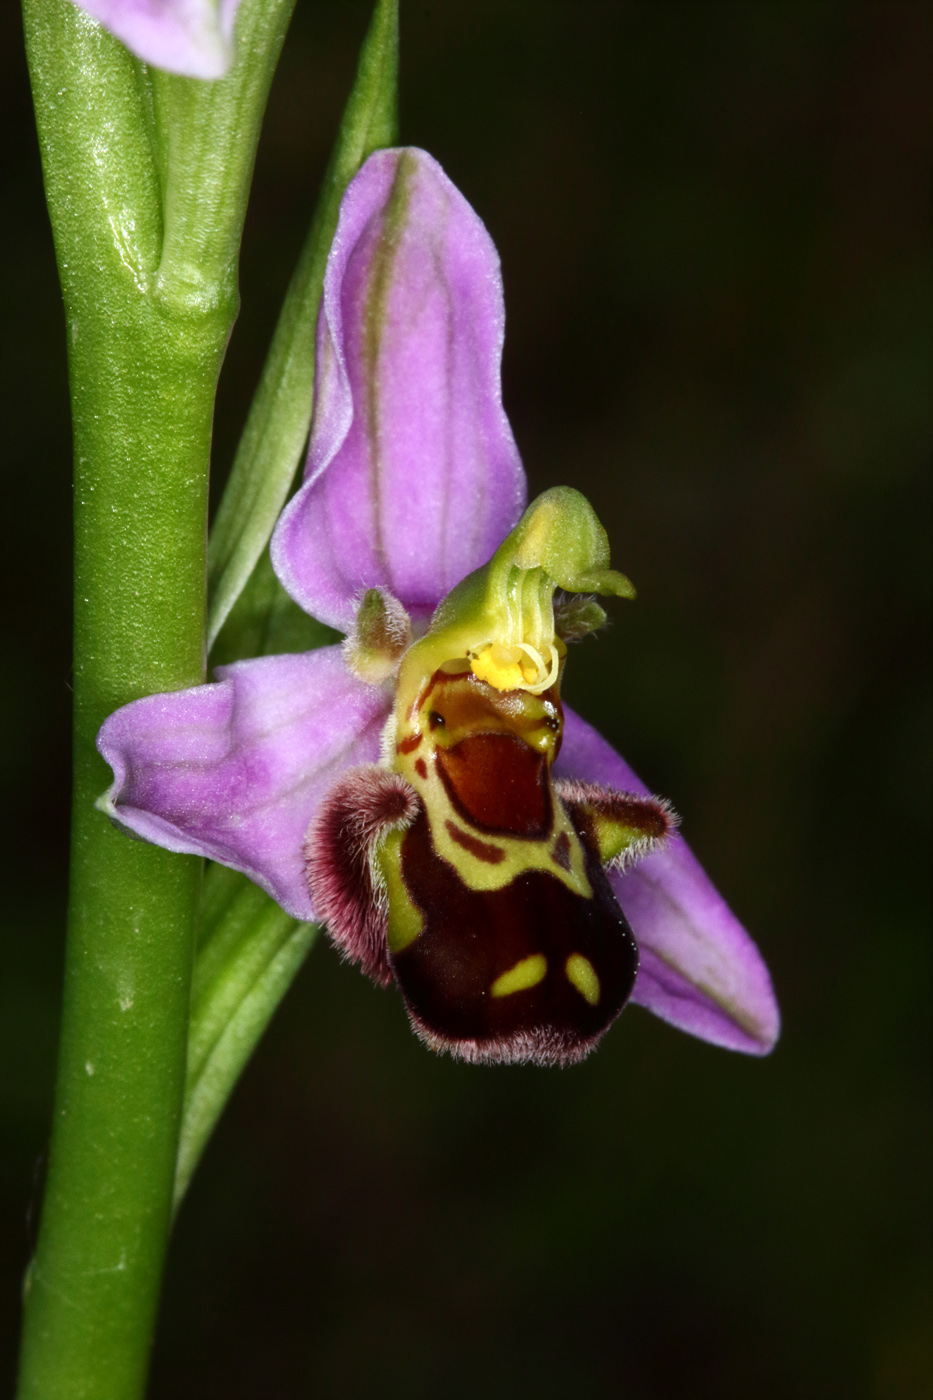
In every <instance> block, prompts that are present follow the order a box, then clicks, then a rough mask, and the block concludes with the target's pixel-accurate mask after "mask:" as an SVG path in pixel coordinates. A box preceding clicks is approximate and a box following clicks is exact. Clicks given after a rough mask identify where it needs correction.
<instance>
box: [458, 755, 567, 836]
mask: <svg viewBox="0 0 933 1400" xmlns="http://www.w3.org/2000/svg"><path fill="white" fill-rule="evenodd" d="M437 768H438V772H439V773H440V775H441V779H442V780H443V783H444V787H445V788H446V789H447V795H448V797H449V798H450V800H451V802H452V803H453V805H454V807H455V808H456V809H457V811H458V812H459V813H460V815H461V816H462V817H465V818H466V820H467V821H469V822H471V823H472V825H474V826H478V827H481V828H482V829H483V830H484V831H492V832H499V833H502V834H506V833H507V834H508V835H510V836H524V837H528V838H530V839H531V838H533V839H540V838H542V837H544V836H546V835H547V833H548V831H549V830H550V828H551V820H552V815H553V814H552V810H551V792H550V786H549V783H548V772H547V760H546V759H545V757H544V755H543V754H540V753H538V752H536V750H535V749H533V748H531V747H530V746H529V745H528V744H526V743H525V742H524V741H523V740H522V739H517V738H515V737H514V736H513V735H511V734H474V735H472V736H471V737H469V738H467V739H461V740H460V742H459V744H454V745H453V746H452V747H451V748H449V749H443V748H439V749H438V750H437Z"/></svg>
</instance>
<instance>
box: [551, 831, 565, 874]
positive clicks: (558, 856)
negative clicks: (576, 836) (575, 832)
mask: <svg viewBox="0 0 933 1400" xmlns="http://www.w3.org/2000/svg"><path fill="white" fill-rule="evenodd" d="M551 860H552V861H553V862H554V864H555V865H559V866H560V868H561V870H569V869H570V837H569V836H568V835H567V833H566V831H562V832H561V834H560V835H559V836H558V838H557V840H556V841H555V842H554V845H553V846H552V848H551Z"/></svg>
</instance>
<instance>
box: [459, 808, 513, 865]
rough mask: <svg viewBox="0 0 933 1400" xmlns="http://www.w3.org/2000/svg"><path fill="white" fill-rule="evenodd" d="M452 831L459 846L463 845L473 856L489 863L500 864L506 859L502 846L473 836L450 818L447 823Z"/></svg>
mask: <svg viewBox="0 0 933 1400" xmlns="http://www.w3.org/2000/svg"><path fill="white" fill-rule="evenodd" d="M445 825H446V827H447V830H448V831H449V832H450V836H451V839H452V840H453V841H456V843H457V845H458V846H462V847H463V849H464V850H465V851H469V852H470V855H471V856H476V859H477V860H485V861H486V862H487V863H488V864H489V865H498V864H499V862H500V861H503V860H505V851H504V850H503V849H502V847H501V846H493V845H490V843H489V842H488V841H478V840H477V839H476V837H475V836H471V835H470V833H469V832H468V831H463V830H462V828H460V827H459V826H457V824H456V822H452V821H450V820H449V819H448V821H447V822H446V823H445Z"/></svg>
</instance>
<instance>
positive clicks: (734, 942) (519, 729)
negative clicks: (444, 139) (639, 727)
mask: <svg viewBox="0 0 933 1400" xmlns="http://www.w3.org/2000/svg"><path fill="white" fill-rule="evenodd" d="M503 333H504V310H503V299H502V284H501V277H500V271H499V262H498V257H497V254H496V250H495V248H494V246H493V244H492V241H491V239H490V237H489V235H488V233H487V231H486V229H485V227H484V226H483V224H482V223H481V221H480V220H479V218H478V216H477V215H476V214H475V212H474V211H473V210H472V209H471V208H470V206H469V204H468V203H467V202H466V200H465V199H464V198H463V196H462V195H461V194H460V193H459V191H458V190H457V189H456V188H455V187H454V186H453V185H452V184H451V182H450V180H449V179H448V178H447V176H446V175H445V174H444V172H443V171H442V170H441V168H440V167H439V166H438V165H437V163H436V162H435V161H434V160H433V159H432V158H431V157H430V156H428V155H426V154H425V153H424V152H422V151H418V150H411V149H404V150H388V151H380V152H377V153H376V154H375V155H373V156H371V157H370V158H369V160H368V161H367V162H366V164H365V165H364V166H363V168H362V169H361V171H360V172H359V174H358V175H357V176H356V178H355V179H354V180H353V182H352V183H351V184H350V186H349V187H348V189H347V192H346V194H345V197H344V200H343V204H342V207H341V213H340V220H339V226H338V229H337V233H336V237H335V239H334V243H333V247H332V249H331V253H330V258H329V262H328V266H327V271H326V276H325V283H324V294H323V299H322V304H321V311H320V316H319V321H318V344H317V365H318V370H317V380H316V385H315V404H314V416H313V422H312V429H311V439H310V445H309V452H308V459H307V465H306V469H305V475H304V480H303V484H302V486H301V488H300V489H299V491H298V492H297V494H296V495H295V496H294V497H293V498H292V500H291V501H290V503H289V504H288V506H287V507H286V509H285V511H284V512H283V514H282V516H281V518H280V520H279V522H278V525H277V526H276V530H275V533H274V535H273V540H272V548H271V552H272V560H273V564H274V567H275V570H276V573H277V574H278V577H279V579H280V581H281V582H282V584H283V586H284V587H285V589H286V590H287V591H288V592H289V593H290V594H291V596H292V597H293V598H294V599H295V600H296V602H297V603H299V604H300V605H301V607H302V608H304V609H305V610H306V611H307V612H309V613H310V614H312V615H313V616H314V617H316V618H318V619H320V620H322V621H324V622H326V623H328V624H329V625H330V626H332V627H335V628H338V629H339V630H340V631H342V632H344V633H345V634H346V640H345V641H344V642H343V643H342V644H338V645H333V646H327V647H322V648H320V649H318V650H316V651H311V652H308V653H305V654H300V655H284V656H271V657H261V658H257V659H254V660H246V661H239V662H236V663H234V664H232V665H229V666H224V667H220V668H218V670H217V672H216V680H215V681H214V682H213V683H212V684H207V685H202V686H197V687H195V688H193V689H190V690H185V691H181V692H176V693H172V694H163V695H152V696H148V697H146V698H144V699H141V700H137V701H135V702H134V703H132V704H130V705H127V706H125V707H124V708H123V709H121V710H118V711H117V712H116V713H115V714H113V715H111V716H110V718H109V719H108V720H107V721H106V722H105V724H104V725H103V727H102V729H101V731H100V736H99V740H98V747H99V749H100V752H101V754H102V755H103V756H104V758H105V759H106V760H107V762H108V763H109V764H110V765H111V767H112V768H113V772H114V782H113V784H112V786H111V787H110V789H109V790H108V792H107V793H106V794H105V795H104V797H103V798H102V799H101V805H102V807H103V809H104V810H105V811H106V812H107V813H108V814H109V815H110V816H111V818H112V819H113V820H114V821H115V822H117V823H119V824H120V825H121V826H123V827H124V828H126V829H128V830H129V831H131V832H132V833H134V834H135V835H137V836H139V837H142V838H144V839H145V840H148V841H153V842H156V843H158V844H159V845H162V846H165V847H167V848H168V849H170V850H173V851H187V852H196V853H199V854H201V855H203V856H206V857H209V858H210V859H211V860H214V861H220V862H222V863H223V864H226V865H229V866H233V867H234V868H236V869H238V870H241V871H244V872H245V873H246V874H247V875H249V876H250V877H251V878H252V879H253V880H255V881H256V882H257V883H258V884H259V885H261V886H262V887H263V888H264V889H265V890H267V891H268V893H269V894H270V895H271V896H272V897H273V898H274V899H275V900H277V901H278V902H279V904H281V905H282V907H283V908H284V909H286V910H287V911H288V912H289V913H291V914H293V915H294V916H295V917H296V918H300V919H305V920H312V919H318V920H321V921H322V922H324V923H325V925H326V927H327V929H328V932H329V934H330V936H331V938H332V939H333V941H334V942H335V943H336V944H337V946H338V947H339V948H340V950H341V951H342V952H343V953H344V955H345V956H347V957H349V958H351V959H352V960H353V961H354V962H356V963H358V964H359V965H360V966H361V968H362V970H363V971H364V972H366V973H367V974H368V975H369V976H370V977H372V978H373V979H374V980H375V981H376V982H377V983H380V984H382V985H388V984H390V983H393V982H394V983H395V984H396V985H397V986H398V988H399V990H400V991H401V994H402V997H403V1000H404V1002H405V1006H406V1009H407V1011H408V1014H409V1018H410V1020H411V1023H412V1025H413V1027H414V1029H415V1030H416V1031H417V1033H418V1034H419V1035H420V1036H421V1037H422V1038H423V1039H424V1040H425V1041H426V1042H427V1043H428V1044H429V1045H430V1046H432V1047H433V1048H435V1049H441V1050H449V1051H450V1052H452V1053H453V1054H455V1055H458V1056H460V1057H461V1058H464V1059H468V1060H474V1061H500V1062H501V1061H506V1062H508V1061H513V1062H514V1061H529V1060H530V1061H534V1062H537V1063H567V1062H572V1061H574V1060H577V1059H580V1058H581V1057H582V1056H583V1055H585V1054H586V1053H588V1051H589V1050H590V1049H591V1048H592V1047H593V1045H595V1044H596V1042H597V1041H598V1040H599V1038H600V1036H601V1035H602V1034H603V1033H604V1031H605V1030H606V1029H607V1027H608V1026H609V1025H610V1024H611V1023H612V1021H613V1020H614V1019H615V1017H616V1016H617V1015H618V1013H619V1012H620V1010H621V1009H622V1007H623V1006H624V1005H625V1003H626V1002H627V1001H628V1000H631V1001H633V1002H635V1003H637V1004H640V1005H642V1006H644V1007H647V1008H648V1009H649V1010H650V1011H653V1012H654V1013H655V1014H656V1015H658V1016H660V1017H662V1018H663V1019H664V1020H666V1021H669V1022H671V1023H673V1024H674V1025H676V1026H679V1027H680V1028H681V1029H683V1030H686V1031H688V1032H690V1033H691V1034H693V1035H697V1036H700V1037H702V1038H703V1039H705V1040H708V1041H712V1042H714V1043H716V1044H718V1045H723V1046H727V1047H729V1048H732V1049H735V1050H742V1051H746V1052H749V1053H753V1054H763V1053H766V1052H767V1051H768V1050H770V1049H771V1047H772V1046H773V1044H774V1042H775V1039H776V1037H777V1033H778V1013H777V1007H776V1003H775V999H774V995H773V992H772V988H771V983H770V979H769V976H768V973H767V969H766V968H765V965H764V963H763V961H762V959H761V957H760V955H759V953H758V951H757V949H756V947H755V945H754V943H753V942H752V941H751V939H750V938H749V936H748V935H747V933H746V932H745V931H744V929H743V928H742V926H741V925H740V924H739V922H738V921H737V919H736V918H735V917H734V915H733V914H732V913H731V912H730V910H729V909H728V907H727V906H726V904H725V903H724V901H723V900H722V899H721V898H720V896H719V895H718V894H717V893H716V891H715V890H714V888H713V887H712V885H711V883H710V881H709V880H708V878H707V877H706V875H705V874H704V873H703V871H702V869H701V868H700V866H699V865H698V863H697V861H696V860H695V859H694V857H693V856H692V854H691V853H690V851H689V849H688V847H687V846H686V844H685V842H684V841H683V838H682V837H681V836H680V835H679V834H678V833H677V832H676V831H675V826H676V819H675V818H674V816H673V814H672V812H671V810H670V808H669V807H668V805H667V804H666V803H665V802H663V801H661V800H660V799H658V798H656V797H653V796H652V795H651V794H650V793H649V792H648V790H647V789H646V788H645V787H644V785H643V784H642V783H641V782H640V781H639V779H638V778H637V777H636V776H635V774H634V773H633V772H632V771H631V769H630V768H628V766H627V765H626V764H625V762H624V760H623V759H622V758H620V757H619V755H618V754H617V753H615V752H614V750H613V749H612V748H611V747H610V745H609V744H608V743H607V742H606V741H605V740H604V739H602V738H601V737H600V736H599V735H598V734H597V733H596V731H595V730H594V729H592V728H591V727H590V726H589V725H588V724H587V723H586V722H585V721H584V720H583V719H581V718H580V717H578V716H577V715H575V714H574V713H572V712H571V711H570V710H569V709H567V708H565V707H564V706H563V705H562V702H561V698H560V684H561V676H562V673H563V670H564V667H565V665H566V664H567V657H568V645H569V644H571V643H572V641H573V640H574V639H575V638H576V637H578V636H580V635H583V634H584V633H586V632H588V631H591V630H593V629H594V628H595V627H598V626H599V625H600V624H601V622H602V621H603V620H604V617H605V614H604V613H603V611H602V609H601V607H600V605H599V604H597V603H596V601H595V599H594V597H593V595H610V596H611V595H616V596H621V597H626V596H631V594H632V593H633V590H632V587H631V585H630V584H629V582H628V580H627V579H626V578H625V577H624V576H623V575H622V574H619V573H617V572H615V571H614V570H612V569H611V568H610V566H609V548H608V542H607V540H606V535H605V532H604V531H603V529H602V527H601V525H600V524H599V521H598V520H597V519H596V516H595V514H594V513H593V510H592V508H591V507H590V506H589V504H588V503H587V501H586V500H585V499H584V498H583V497H582V496H581V495H580V494H579V493H578V492H576V491H574V490H572V489H571V488H569V487H561V488H557V489H555V490H552V491H548V492H546V493H545V494H544V495H543V496H541V497H539V498H538V499H537V501H535V502H533V503H532V504H531V505H530V506H529V507H528V508H527V509H525V477H524V472H523V469H522V465H521V461H520V458H519V455H518V451H517V449H516V446H515V442H514V439H513V436H512V432H511V429H510V427H509V423H508V420H507V418H506V416H505V412H504V410H503V407H502V400H501V388H500V363H501V354H502V342H503ZM570 664H572V662H571V663H570Z"/></svg>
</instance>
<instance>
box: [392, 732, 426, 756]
mask: <svg viewBox="0 0 933 1400" xmlns="http://www.w3.org/2000/svg"><path fill="white" fill-rule="evenodd" d="M420 743H421V735H420V734H409V736H408V738H407V739H402V740H400V741H399V743H397V744H396V745H395V752H396V753H414V751H415V749H416V748H417V747H418V745H419V744H420Z"/></svg>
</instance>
